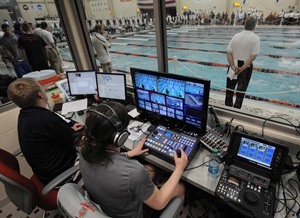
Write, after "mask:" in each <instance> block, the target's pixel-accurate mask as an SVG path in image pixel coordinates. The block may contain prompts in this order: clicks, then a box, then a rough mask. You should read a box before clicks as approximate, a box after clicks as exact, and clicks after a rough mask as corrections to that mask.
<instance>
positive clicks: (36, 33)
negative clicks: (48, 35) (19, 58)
mask: <svg viewBox="0 0 300 218" xmlns="http://www.w3.org/2000/svg"><path fill="white" fill-rule="evenodd" d="M41 31H42V29H41V28H40V27H38V28H36V29H35V30H33V31H32V34H34V35H38V36H41Z"/></svg>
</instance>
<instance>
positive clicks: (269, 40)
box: [167, 36, 295, 43]
mask: <svg viewBox="0 0 300 218" xmlns="http://www.w3.org/2000/svg"><path fill="white" fill-rule="evenodd" d="M167 37H168V38H192V39H231V38H232V37H230V38H224V37H220V38H212V37H201V38H200V37H194V36H190V37H189V36H167ZM260 41H265V42H266V41H267V42H285V43H294V42H295V41H282V40H271V39H260Z"/></svg>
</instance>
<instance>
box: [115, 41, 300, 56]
mask: <svg viewBox="0 0 300 218" xmlns="http://www.w3.org/2000/svg"><path fill="white" fill-rule="evenodd" d="M113 44H114V43H113ZM124 44H125V43H124ZM125 45H129V46H141V47H153V48H156V46H155V45H140V44H125ZM168 49H176V50H188V51H204V52H217V53H223V54H226V53H227V51H218V50H205V49H198V48H178V47H168ZM259 55H263V56H267V57H271V58H293V59H300V57H294V56H284V55H270V54H259Z"/></svg>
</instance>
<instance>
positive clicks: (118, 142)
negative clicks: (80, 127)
mask: <svg viewBox="0 0 300 218" xmlns="http://www.w3.org/2000/svg"><path fill="white" fill-rule="evenodd" d="M100 105H105V106H106V107H108V108H109V109H110V110H111V111H112V112H113V114H112V115H111V116H110V117H108V116H106V115H104V114H102V113H100V112H99V111H95V110H92V109H88V110H87V112H94V113H97V114H99V115H101V116H102V117H104V118H105V119H107V120H108V121H109V122H110V123H111V124H112V125H113V126H114V128H115V129H116V131H114V132H113V134H112V136H111V137H110V140H109V142H110V143H112V144H113V145H114V146H116V147H121V146H122V145H123V144H124V143H125V142H126V140H127V139H128V137H129V135H130V133H129V132H128V131H127V130H126V129H124V127H123V124H122V122H121V120H120V119H119V117H118V115H117V114H116V112H115V111H114V110H113V109H112V108H111V107H110V106H109V105H107V104H100ZM100 105H99V106H100ZM97 140H98V139H97ZM98 141H101V140H98Z"/></svg>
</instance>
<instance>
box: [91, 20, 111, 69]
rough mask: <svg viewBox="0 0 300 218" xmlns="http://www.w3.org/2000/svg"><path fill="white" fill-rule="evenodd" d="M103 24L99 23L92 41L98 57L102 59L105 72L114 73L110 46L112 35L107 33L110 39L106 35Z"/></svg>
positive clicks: (101, 62) (101, 63)
mask: <svg viewBox="0 0 300 218" xmlns="http://www.w3.org/2000/svg"><path fill="white" fill-rule="evenodd" d="M103 34H104V29H103V26H102V25H100V24H97V25H96V26H95V28H94V31H93V34H92V43H93V46H94V48H95V50H96V53H97V59H98V60H99V61H100V65H101V68H102V69H103V72H104V73H112V71H113V68H112V64H111V58H110V56H109V48H110V47H111V36H110V35H107V37H108V41H107V40H106V38H105V37H104V35H103Z"/></svg>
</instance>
